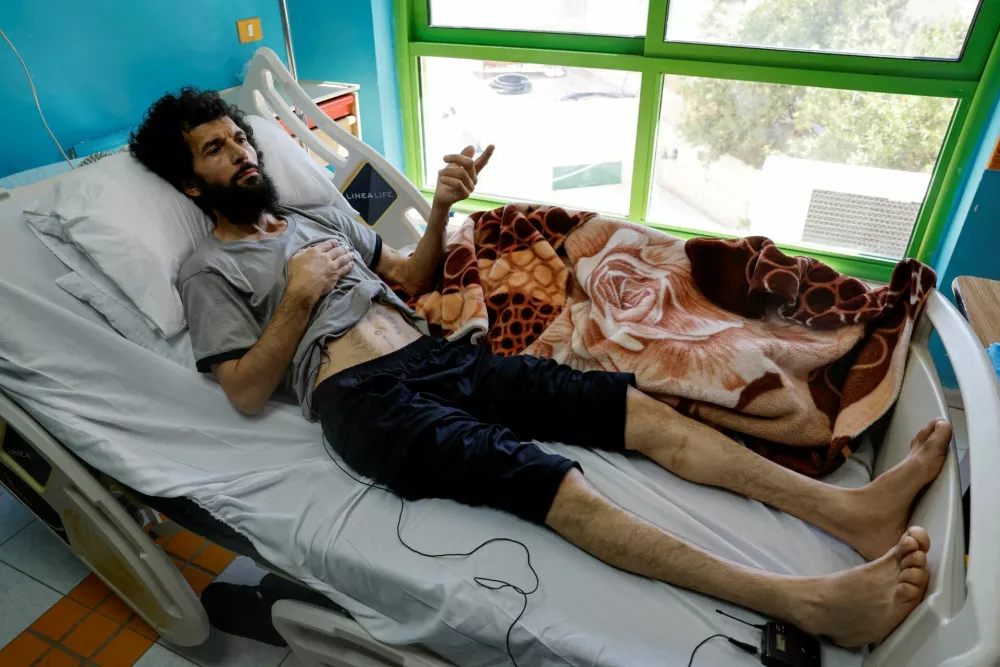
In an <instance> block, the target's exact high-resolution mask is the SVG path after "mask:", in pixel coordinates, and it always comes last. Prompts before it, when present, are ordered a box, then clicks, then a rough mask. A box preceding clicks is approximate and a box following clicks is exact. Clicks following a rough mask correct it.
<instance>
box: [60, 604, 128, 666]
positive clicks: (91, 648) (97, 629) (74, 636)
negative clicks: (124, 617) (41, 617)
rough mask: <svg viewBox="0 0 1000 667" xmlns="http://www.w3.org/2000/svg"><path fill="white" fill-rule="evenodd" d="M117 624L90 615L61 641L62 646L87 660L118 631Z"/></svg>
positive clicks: (98, 616) (101, 617)
mask: <svg viewBox="0 0 1000 667" xmlns="http://www.w3.org/2000/svg"><path fill="white" fill-rule="evenodd" d="M118 628H119V626H118V624H116V623H115V622H114V621H112V620H111V619H109V618H107V617H105V616H101V615H100V614H91V615H90V616H88V617H87V618H85V619H84V620H83V622H82V623H80V625H78V626H76V628H75V629H74V630H73V631H72V632H71V633H69V635H68V636H67V637H66V638H65V639H63V640H62V645H63V646H65V647H66V648H68V649H69V650H71V651H73V652H74V653H77V654H79V655H81V656H83V657H84V658H89V657H90V656H92V655H94V653H96V652H97V649H99V648H100V647H101V645H102V644H103V643H104V642H106V641H107V640H108V639H109V638H110V637H111V635H113V634H114V633H115V632H117V631H118Z"/></svg>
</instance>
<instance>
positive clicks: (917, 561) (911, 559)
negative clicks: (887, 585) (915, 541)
mask: <svg viewBox="0 0 1000 667" xmlns="http://www.w3.org/2000/svg"><path fill="white" fill-rule="evenodd" d="M899 567H900V568H901V569H904V570H905V569H906V568H908V567H927V553H926V552H923V551H920V550H917V551H913V552H910V553H909V554H907V555H906V556H904V557H903V559H902V560H901V561H900V562H899Z"/></svg>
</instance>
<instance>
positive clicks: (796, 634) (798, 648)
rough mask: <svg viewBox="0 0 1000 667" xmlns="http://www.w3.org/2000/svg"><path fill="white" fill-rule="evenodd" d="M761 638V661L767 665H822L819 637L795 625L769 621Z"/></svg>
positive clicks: (785, 666)
mask: <svg viewBox="0 0 1000 667" xmlns="http://www.w3.org/2000/svg"><path fill="white" fill-rule="evenodd" d="M762 632H763V636H762V637H761V638H760V661H761V663H763V664H764V665H767V667H820V658H819V651H820V647H819V639H817V638H816V637H813V636H812V635H810V634H806V633H805V632H804V631H802V630H799V629H798V628H797V627H795V626H794V625H789V624H788V623H775V622H774V621H768V622H767V623H765V624H764V628H763V630H762Z"/></svg>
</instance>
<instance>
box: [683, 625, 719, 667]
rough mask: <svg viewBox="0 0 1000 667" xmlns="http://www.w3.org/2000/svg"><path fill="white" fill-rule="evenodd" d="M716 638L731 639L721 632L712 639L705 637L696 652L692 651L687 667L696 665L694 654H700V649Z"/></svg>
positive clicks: (695, 649)
mask: <svg viewBox="0 0 1000 667" xmlns="http://www.w3.org/2000/svg"><path fill="white" fill-rule="evenodd" d="M716 637H724V638H726V639H729V637H726V635H724V634H722V633H721V632H720V633H719V634H716V635H712V636H711V637H705V638H704V639H702V640H701V642H699V644H698V645H697V646H695V647H694V650H693V651H691V657H690V658H688V664H687V667H691V665H692V664H694V654H695V653H697V652H698V649H700V648H701V647H702V646H704V645H705V644H707V643H708V642H710V641H712V640H713V639H715V638H716Z"/></svg>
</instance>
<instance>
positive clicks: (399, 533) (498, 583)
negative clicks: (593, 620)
mask: <svg viewBox="0 0 1000 667" xmlns="http://www.w3.org/2000/svg"><path fill="white" fill-rule="evenodd" d="M323 443H324V445H327V446H328V448H331V449H332V445H330V443H329V441H328V440H327V439H326V433H323ZM330 459H331V460H332V461H333V462H334V464H335V465H336V466H337V467H338V468H340V470H341V471H342V472H343V473H344V474H345V475H347V476H348V477H350V478H351V479H353V480H354V481H355V482H357V483H358V484H361V485H362V486H367V487H368V488H370V489H378V490H379V491H385V492H386V493H391V494H392V495H394V496H396V498H398V499H399V518H397V519H396V539H398V540H399V543H400V544H402V545H403V546H404V547H406V548H407V549H409V550H410V551H412V552H413V553H415V554H417V555H418V556H424V557H425V558H467V557H469V556H471V555H473V554H474V553H476V552H477V551H479V550H480V549H482V548H483V547H486V546H487V545H490V544H493V543H495V542H508V543H510V544H516V545H518V546H519V547H521V548H522V549H524V554H525V556H526V557H527V559H528V569H529V570H531V574H532V575H533V576H534V577H535V585H534V587H532V589H531V590H530V591H525V590H524V589H522V588H520V587H518V586H515V585H514V584H512V583H510V582H509V581H504V580H502V579H493V578H491V577H473V578H472V580H473V581H475V582H476V584H477V585H479V586H481V587H483V588H485V589H487V590H491V591H502V590H503V589H505V588H510V589H512V590H514V592H516V593H520V594H521V597H523V598H524V604H523V605H522V606H521V612H520V613H519V614H518V615H517V616H516V617H515V618H514V620H513V621H511V624H510V625H509V626H508V627H507V635H506V638H505V643H506V647H507V655H508V656H509V657H510V661H511V662H512V663H514V667H519V665H518V664H517V660H515V659H514V653H513V652H512V651H511V649H510V634H511V632H513V631H514V626H515V625H517V623H518V621H520V620H521V617H522V616H524V612H525V611H527V609H528V596H529V595H531V594H532V593H534V592H535V591H537V590H538V587H539V586H540V585H541V580H540V579H539V578H538V572H536V571H535V566H534V565H532V564H531V550H530V549H528V545H526V544H525V543H524V542H521V541H519V540H515V539H513V538H510V537H492V538H490V539H488V540H486V541H485V542H483V543H482V544H480V545H479V546H477V547H476V548H475V549H473V550H472V551H466V552H464V553H441V554H431V553H426V552H424V551H420V550H419V549H415V548H413V547H411V546H410V545H409V544H407V543H406V540H404V539H403V510H404V509H405V507H406V501H404V500H403V497H402V496H400V495H399V494H398V493H396V492H395V491H393V490H392V489H390V488H388V487H385V486H382V485H381V484H374V483H372V482H365V481H363V480H361V479H359V478H357V477H355V476H354V475H352V474H351V473H350V472H349V471H348V470H347V469H346V468H345V467H344V466H342V465H340V461H338V460H337V459H336V458H335V457H333V456H331V457H330ZM720 636H723V635H720ZM702 643H704V642H702ZM695 650H697V649H695ZM693 655H694V654H692V657H693Z"/></svg>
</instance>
